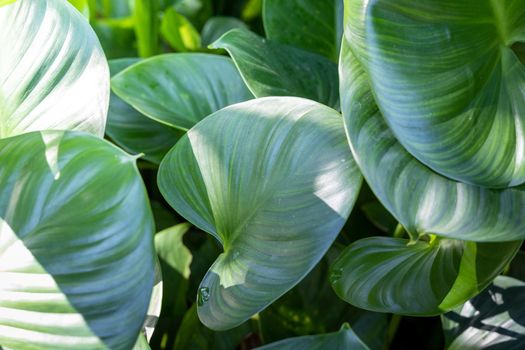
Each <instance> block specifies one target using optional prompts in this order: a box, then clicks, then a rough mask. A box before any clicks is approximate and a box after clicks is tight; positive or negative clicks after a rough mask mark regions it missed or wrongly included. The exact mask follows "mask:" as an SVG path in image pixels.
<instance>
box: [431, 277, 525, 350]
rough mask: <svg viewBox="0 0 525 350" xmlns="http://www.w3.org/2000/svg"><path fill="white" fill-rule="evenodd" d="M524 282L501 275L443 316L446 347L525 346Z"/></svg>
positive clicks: (514, 349)
mask: <svg viewBox="0 0 525 350" xmlns="http://www.w3.org/2000/svg"><path fill="white" fill-rule="evenodd" d="M524 298H525V283H523V282H522V281H519V280H517V279H514V278H510V277H505V276H500V277H498V278H496V280H495V281H494V283H493V284H492V285H491V286H490V287H489V288H487V289H486V290H485V291H483V293H481V294H480V295H478V296H476V297H475V298H473V299H472V300H470V301H468V302H466V303H465V304H464V305H462V306H460V307H458V308H457V309H455V310H454V311H451V312H449V313H447V314H445V315H443V316H442V318H441V320H442V322H443V328H444V332H445V340H446V343H447V349H449V350H456V349H457V350H463V349H505V350H518V349H523V347H524V346H525V330H524V324H525V303H524V302H525V299H524Z"/></svg>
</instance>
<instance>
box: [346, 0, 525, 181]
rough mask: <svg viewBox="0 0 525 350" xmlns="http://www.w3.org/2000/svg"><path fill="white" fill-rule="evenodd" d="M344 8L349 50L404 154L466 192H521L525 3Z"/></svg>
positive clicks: (430, 0) (498, 0) (383, 1)
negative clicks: (467, 187) (468, 186)
mask: <svg viewBox="0 0 525 350" xmlns="http://www.w3.org/2000/svg"><path fill="white" fill-rule="evenodd" d="M346 3H347V6H346V9H345V10H346V18H347V20H346V23H347V26H346V36H347V40H348V41H349V44H350V45H351V47H352V50H353V51H354V54H355V55H356V57H357V59H358V60H359V61H360V62H361V63H362V64H363V68H364V69H365V70H366V71H367V73H368V74H369V79H370V83H371V85H372V88H373V91H374V96H375V98H376V101H377V103H378V105H379V108H380V110H381V112H382V113H383V116H384V118H385V119H386V121H387V122H388V125H389V126H390V128H391V129H392V131H393V133H394V134H395V135H396V137H397V139H398V141H399V142H400V143H401V144H402V145H403V146H404V147H405V148H406V149H407V150H408V151H409V152H410V153H411V154H412V155H414V156H415V157H416V158H417V159H419V160H420V161H421V162H422V163H424V164H426V165H428V166H429V167H431V168H432V169H434V170H435V171H437V172H439V173H440V174H443V175H445V176H447V177H449V178H452V179H457V180H459V181H462V182H466V183H473V184H477V185H481V186H485V187H491V188H505V187H509V186H515V185H519V184H522V183H523V182H525V99H524V93H525V65H524V64H523V62H521V61H520V59H519V57H518V56H517V52H515V51H514V50H513V47H512V46H513V45H514V44H516V43H519V42H522V43H523V42H525V1H524V0H490V1H488V0H487V1H479V0H465V1H456V0H423V1H417V2H414V1H412V0H399V1H389V0H378V1H370V2H369V1H365V0H347V2H346Z"/></svg>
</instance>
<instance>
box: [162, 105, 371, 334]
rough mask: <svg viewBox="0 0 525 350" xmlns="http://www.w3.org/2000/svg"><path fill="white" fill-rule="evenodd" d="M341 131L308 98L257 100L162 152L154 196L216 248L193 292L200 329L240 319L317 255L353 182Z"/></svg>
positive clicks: (287, 285) (293, 280) (334, 230)
mask: <svg viewBox="0 0 525 350" xmlns="http://www.w3.org/2000/svg"><path fill="white" fill-rule="evenodd" d="M341 128H342V120H341V118H340V116H339V114H338V113H337V112H335V111H334V110H332V109H330V108H328V107H325V106H323V105H320V104H318V103H315V102H313V101H308V100H304V99H300V98H293V97H287V98H282V97H281V98H279V97H274V98H263V99H258V100H253V101H249V102H245V103H241V104H237V105H234V106H230V107H227V108H225V109H222V110H221V111H219V112H217V113H215V114H213V115H211V116H209V117H208V118H206V119H204V120H203V121H202V122H201V123H199V124H197V125H196V126H195V127H194V128H193V129H191V130H190V131H189V132H188V133H187V134H186V136H184V137H183V138H182V139H181V140H180V141H179V142H178V143H177V144H176V145H175V147H174V148H173V149H172V150H171V151H170V152H169V153H168V154H167V155H166V158H165V159H164V161H163V162H162V164H161V167H160V171H159V179H158V182H159V187H160V189H161V192H162V193H163V195H164V197H165V198H166V199H167V201H168V202H169V203H170V204H171V205H172V206H173V207H174V208H175V209H176V210H177V211H178V212H179V213H180V214H181V215H182V216H184V217H185V218H186V219H188V220H189V221H190V222H192V223H193V224H195V225H196V226H197V227H199V228H201V229H203V230H205V231H207V232H208V233H210V234H212V235H213V236H214V237H216V238H217V239H218V240H219V241H220V242H221V243H222V246H223V248H224V253H222V254H221V255H220V256H219V258H218V259H217V260H216V261H215V263H214V264H213V266H212V267H211V268H210V270H209V271H208V273H207V274H206V276H205V277H204V279H203V281H202V282H201V286H200V288H199V295H198V306H199V307H198V312H199V317H200V319H201V320H202V321H203V322H204V324H205V325H207V326H208V327H210V328H212V329H217V330H221V329H229V328H232V327H234V326H236V325H238V324H241V323H242V322H244V321H245V320H247V319H248V318H249V317H250V316H252V315H253V314H255V313H257V312H258V311H260V310H262V309H264V308H265V307H266V306H268V305H269V304H270V303H272V302H273V301H274V300H275V299H277V298H278V297H279V296H281V295H282V294H284V293H285V292H286V291H287V290H289V289H291V288H292V287H293V286H294V285H295V284H297V283H298V282H299V281H300V280H301V279H302V278H303V277H304V276H305V275H306V274H307V273H308V272H309V271H310V270H311V269H312V268H313V267H314V266H315V264H317V262H318V261H319V260H320V259H321V257H322V256H323V255H324V253H325V252H326V251H327V249H328V248H329V246H330V244H331V243H332V242H333V240H334V239H335V237H336V236H337V234H338V233H339V231H340V229H341V228H342V226H343V224H344V223H345V221H346V219H347V218H348V215H349V213H350V210H351V208H352V205H353V203H354V201H355V199H356V195H357V192H358V190H359V187H360V184H361V177H360V174H359V172H358V170H357V167H356V166H355V164H354V162H353V159H352V157H351V154H350V152H349V150H348V146H347V145H346V144H345V137H344V131H343V130H342V129H341Z"/></svg>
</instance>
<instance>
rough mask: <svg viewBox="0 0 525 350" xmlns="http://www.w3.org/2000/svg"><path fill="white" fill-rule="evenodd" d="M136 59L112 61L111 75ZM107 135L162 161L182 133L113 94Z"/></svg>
mask: <svg viewBox="0 0 525 350" xmlns="http://www.w3.org/2000/svg"><path fill="white" fill-rule="evenodd" d="M137 62H138V59H136V58H123V59H118V60H113V61H110V62H109V67H110V69H111V74H112V76H113V75H116V74H118V73H119V72H120V71H122V70H124V69H125V68H127V67H129V66H130V65H132V64H134V63H137ZM106 134H107V135H108V136H109V137H111V139H112V140H113V141H115V143H117V144H118V145H120V146H122V147H123V148H124V149H126V150H127V151H129V152H132V153H135V154H138V153H144V159H147V160H149V161H151V162H153V163H156V164H160V161H161V160H162V158H164V156H165V155H166V153H168V151H169V150H170V149H171V147H173V145H174V144H175V143H176V142H177V140H178V139H179V138H180V137H181V136H182V135H183V132H182V131H180V130H177V129H175V128H172V127H171V126H168V125H165V124H161V123H159V122H157V121H155V120H152V119H150V118H148V117H146V116H145V115H143V114H141V113H140V112H138V111H137V110H136V109H134V108H133V107H131V106H130V105H128V104H127V103H126V102H124V101H123V100H122V99H121V98H120V97H118V96H117V95H115V94H114V93H111V98H110V101H109V112H108V125H107V129H106Z"/></svg>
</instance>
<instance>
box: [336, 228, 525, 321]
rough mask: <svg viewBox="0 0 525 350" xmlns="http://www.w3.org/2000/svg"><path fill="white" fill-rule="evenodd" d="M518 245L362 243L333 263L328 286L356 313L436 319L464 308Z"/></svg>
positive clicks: (389, 240)
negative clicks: (351, 305)
mask: <svg viewBox="0 0 525 350" xmlns="http://www.w3.org/2000/svg"><path fill="white" fill-rule="evenodd" d="M520 245H521V241H518V242H508V243H507V242H505V243H474V242H464V241H457V240H450V239H440V238H432V240H431V241H430V242H423V241H418V242H415V243H413V244H409V241H408V240H406V239H398V238H387V237H384V238H379V237H374V238H365V239H362V240H359V241H357V242H356V243H353V244H351V245H350V246H348V247H347V248H346V249H345V251H344V252H343V253H342V254H341V256H340V257H339V258H338V259H337V260H336V261H335V262H334V264H333V266H332V272H331V276H330V280H331V282H332V286H333V287H334V290H335V291H336V293H337V294H338V295H339V297H340V298H342V299H344V300H346V301H347V302H349V303H350V304H353V305H355V306H357V307H360V308H363V309H367V310H373V311H379V312H392V313H396V314H404V315H435V314H440V313H443V312H445V311H448V310H450V309H451V308H453V307H455V306H457V305H459V304H461V303H463V302H465V301H466V300H468V299H470V298H471V297H473V296H474V295H476V294H477V293H479V292H480V291H481V290H483V288H485V287H486V286H488V285H489V283H490V282H492V280H493V279H494V278H495V277H496V276H497V275H498V274H499V273H500V272H501V271H502V270H503V268H504V267H505V265H506V264H508V263H509V262H510V261H511V259H512V258H513V257H514V255H515V254H516V252H517V250H518V249H519V247H520Z"/></svg>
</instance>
